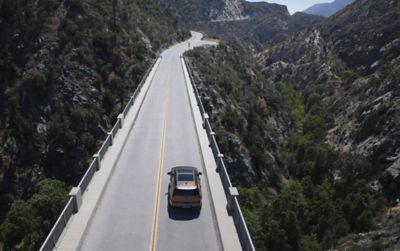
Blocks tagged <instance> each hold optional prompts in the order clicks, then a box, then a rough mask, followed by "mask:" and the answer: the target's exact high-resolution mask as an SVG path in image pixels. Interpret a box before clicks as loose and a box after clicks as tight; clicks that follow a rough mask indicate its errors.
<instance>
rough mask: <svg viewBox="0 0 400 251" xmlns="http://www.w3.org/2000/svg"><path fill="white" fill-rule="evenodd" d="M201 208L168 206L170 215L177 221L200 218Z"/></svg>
mask: <svg viewBox="0 0 400 251" xmlns="http://www.w3.org/2000/svg"><path fill="white" fill-rule="evenodd" d="M200 211H201V209H199V208H175V207H170V206H168V216H169V218H170V219H173V220H177V221H189V220H193V219H196V218H199V215H200Z"/></svg>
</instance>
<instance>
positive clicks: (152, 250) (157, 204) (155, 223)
mask: <svg viewBox="0 0 400 251" xmlns="http://www.w3.org/2000/svg"><path fill="white" fill-rule="evenodd" d="M171 69H172V64H170V65H169V68H168V77H167V95H166V96H165V98H164V112H163V117H164V119H163V129H162V133H161V147H160V158H159V161H158V174H157V187H156V191H155V200H154V210H153V222H152V223H153V224H152V228H151V237H150V251H156V249H157V231H158V216H159V213H160V195H161V187H162V186H161V185H162V174H163V167H164V153H165V138H166V132H167V113H168V102H169V93H170V89H171V88H170V87H171Z"/></svg>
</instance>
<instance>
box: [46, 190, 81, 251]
mask: <svg viewBox="0 0 400 251" xmlns="http://www.w3.org/2000/svg"><path fill="white" fill-rule="evenodd" d="M73 200H74V198H72V197H70V198H69V200H68V202H67V205H66V206H65V207H64V210H63V211H62V212H61V214H60V216H59V217H58V219H57V221H56V223H55V224H54V226H53V228H52V229H51V230H50V234H49V235H48V236H47V238H46V240H45V241H44V242H43V245H42V247H41V248H40V251H51V250H53V248H54V247H55V245H56V243H57V241H58V238H60V236H61V234H62V232H63V230H64V228H65V226H66V225H67V223H68V220H69V218H71V216H72V214H73V213H74V205H73Z"/></svg>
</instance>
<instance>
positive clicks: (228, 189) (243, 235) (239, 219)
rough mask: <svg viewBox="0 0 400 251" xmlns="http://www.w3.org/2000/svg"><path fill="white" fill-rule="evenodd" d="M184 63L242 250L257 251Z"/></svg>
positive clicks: (207, 118) (193, 82)
mask: <svg viewBox="0 0 400 251" xmlns="http://www.w3.org/2000/svg"><path fill="white" fill-rule="evenodd" d="M182 58H183V62H184V63H185V66H186V69H187V71H188V73H189V78H190V81H191V84H192V86H193V89H194V94H195V96H196V100H197V104H198V106H199V110H200V113H201V117H202V119H203V127H204V129H205V130H206V132H207V136H208V139H209V141H210V147H211V149H212V152H213V155H214V158H215V161H216V163H217V171H218V173H219V176H220V178H221V182H222V186H223V187H224V191H225V195H226V197H227V200H228V209H229V210H230V213H231V215H232V217H233V221H234V223H235V227H236V231H237V232H238V235H239V240H240V244H241V245H242V249H243V250H245V251H255V248H254V244H253V241H252V239H251V236H250V233H249V230H248V228H247V225H246V221H245V219H244V217H243V214H242V210H241V209H240V204H239V200H238V198H237V196H238V194H237V193H235V192H232V191H236V188H234V187H233V186H232V183H231V180H230V178H229V174H228V171H227V170H226V166H225V162H224V159H223V158H224V155H223V154H222V153H221V152H220V150H219V147H218V143H217V140H216V137H215V133H214V132H213V130H212V128H211V124H210V119H209V117H208V115H207V114H206V112H205V109H204V105H203V102H202V101H201V96H200V93H199V90H198V89H197V86H196V83H195V81H194V79H193V75H192V72H191V71H190V69H189V67H188V65H187V63H186V60H185V58H184V57H182Z"/></svg>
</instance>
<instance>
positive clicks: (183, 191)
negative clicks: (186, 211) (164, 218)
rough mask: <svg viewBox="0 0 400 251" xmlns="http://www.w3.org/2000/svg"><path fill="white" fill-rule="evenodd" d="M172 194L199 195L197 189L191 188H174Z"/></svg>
mask: <svg viewBox="0 0 400 251" xmlns="http://www.w3.org/2000/svg"><path fill="white" fill-rule="evenodd" d="M174 196H199V189H191V190H182V189H175V191H174Z"/></svg>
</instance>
